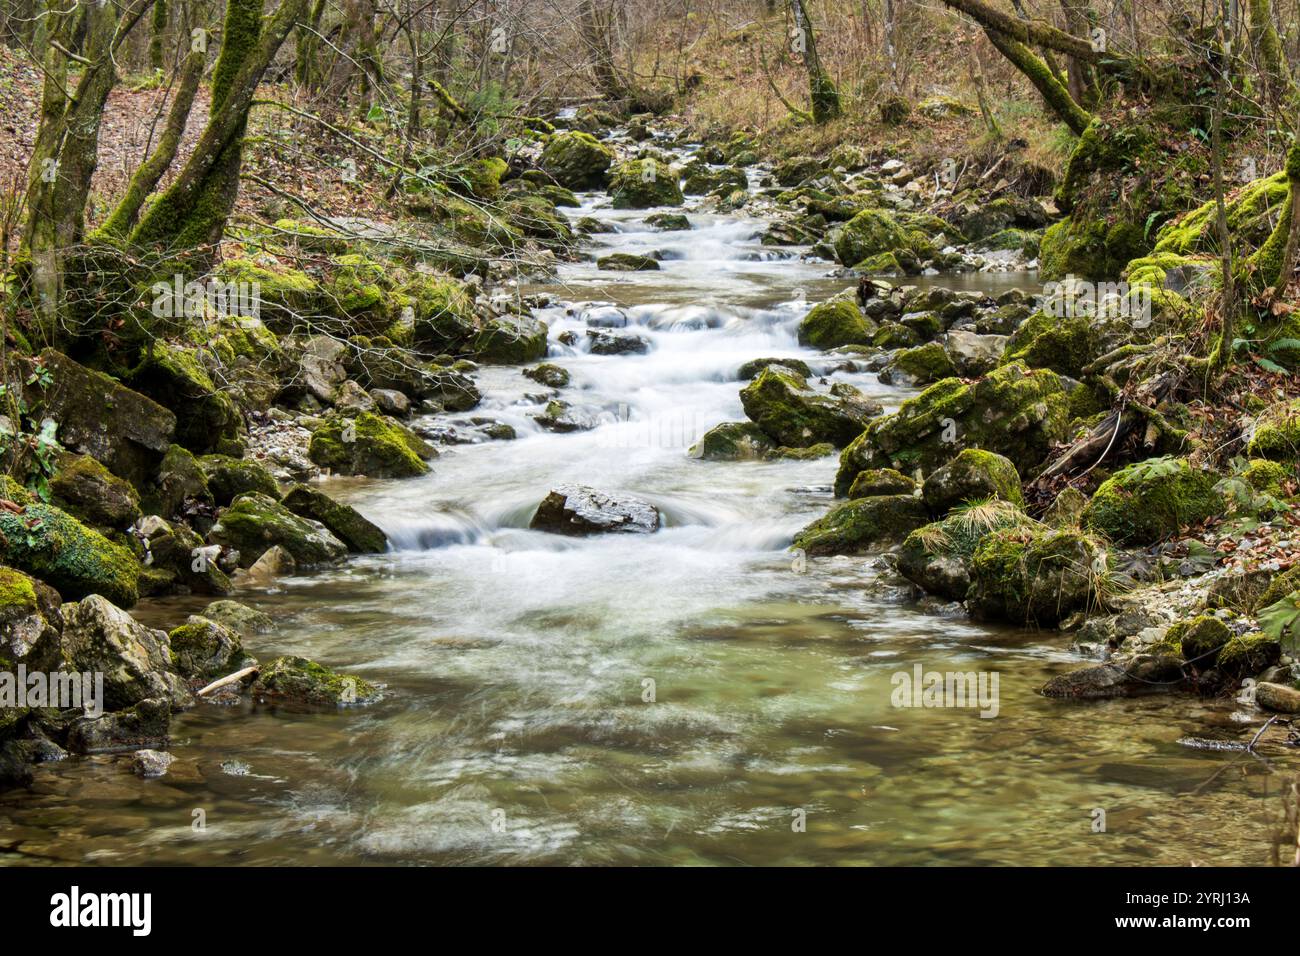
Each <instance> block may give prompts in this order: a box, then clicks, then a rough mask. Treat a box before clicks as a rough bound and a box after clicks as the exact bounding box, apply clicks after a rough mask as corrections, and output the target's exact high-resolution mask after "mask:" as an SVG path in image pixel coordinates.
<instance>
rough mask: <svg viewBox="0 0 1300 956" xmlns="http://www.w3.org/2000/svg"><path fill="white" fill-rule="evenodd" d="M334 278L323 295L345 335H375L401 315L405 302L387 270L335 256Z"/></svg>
mask: <svg viewBox="0 0 1300 956" xmlns="http://www.w3.org/2000/svg"><path fill="white" fill-rule="evenodd" d="M333 266H334V269H333V274H332V275H331V276H330V279H329V281H328V282H327V283H326V284H325V287H324V292H325V297H326V302H327V305H328V311H329V313H330V314H331V315H332V316H334V317H336V318H337V319H339V320H340V321H341V322H342V331H343V332H344V333H345V334H347V335H378V334H380V333H382V332H383V331H384V330H385V329H387V328H388V327H390V326H391V325H392V324H393V323H394V322H395V321H396V320H397V318H398V317H399V316H400V315H401V312H402V308H403V307H404V306H405V305H406V304H407V300H406V299H405V298H403V297H402V296H401V295H399V294H398V293H397V286H398V285H399V283H398V282H397V281H396V280H395V278H394V277H392V276H390V274H389V272H390V270H389V269H388V268H386V267H385V266H384V265H382V264H381V263H379V262H376V261H375V260H373V259H370V258H367V257H366V256H363V255H360V254H357V253H349V254H346V255H341V256H335V257H334V259H333Z"/></svg>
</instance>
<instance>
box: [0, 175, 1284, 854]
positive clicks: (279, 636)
mask: <svg viewBox="0 0 1300 956" xmlns="http://www.w3.org/2000/svg"><path fill="white" fill-rule="evenodd" d="M590 199H591V201H590V202H589V203H588V205H587V207H585V208H584V209H582V210H575V211H574V213H575V215H584V214H590V215H595V216H597V217H598V218H600V219H602V220H606V221H608V222H611V223H613V224H614V225H615V226H616V227H617V229H618V231H617V232H615V233H611V234H605V235H599V236H597V237H596V239H595V244H596V247H597V249H598V250H599V251H600V252H601V253H602V254H603V253H604V252H607V251H628V252H648V251H657V252H659V253H661V254H662V255H663V270H662V271H660V272H645V273H634V274H619V275H611V274H610V273H599V272H597V271H596V269H595V267H594V265H591V264H575V265H571V266H566V267H564V268H563V269H562V271H561V274H560V276H559V280H558V281H557V282H555V283H552V284H551V285H550V286H548V288H549V289H550V291H551V292H552V293H553V294H554V295H555V297H556V299H557V301H563V302H568V303H571V305H570V306H568V307H566V306H565V305H557V306H556V307H555V308H552V309H547V310H543V312H542V313H541V314H542V316H543V317H544V318H545V319H546V320H547V321H549V322H550V323H551V336H552V354H551V359H550V360H551V361H554V362H556V363H558V364H560V365H562V366H564V367H565V368H567V369H568V370H569V371H570V372H571V373H572V384H571V385H570V386H569V388H567V389H565V390H564V397H565V398H566V399H567V400H569V401H572V402H573V403H574V404H575V405H579V406H581V407H582V408H583V409H584V410H585V411H586V412H587V413H588V414H589V415H591V416H592V417H593V418H595V419H597V420H598V421H600V422H601V424H600V425H599V426H598V427H597V428H595V429H594V430H592V431H589V432H582V433H575V434H562V435H557V434H553V433H550V432H547V431H544V430H541V429H540V428H538V427H537V425H536V424H535V423H534V422H533V420H532V418H531V417H530V414H532V413H536V412H537V411H538V410H539V409H540V407H541V403H542V402H543V401H544V400H545V397H546V396H545V395H544V394H541V393H543V392H544V391H545V390H544V389H542V387H541V386H538V385H536V384H535V383H533V382H531V381H529V380H528V379H526V378H524V377H523V376H522V375H520V373H519V370H518V369H516V368H484V369H482V370H481V373H480V374H479V381H480V385H481V387H482V389H483V391H484V394H485V401H484V404H483V406H482V407H481V408H479V409H476V410H475V411H474V412H473V413H471V414H473V415H489V416H491V417H494V418H498V419H500V420H503V421H506V422H509V423H510V424H512V425H513V426H514V427H515V428H516V429H517V431H518V435H519V437H518V439H517V440H515V441H497V442H488V443H483V444H475V445H456V446H450V447H449V448H448V449H447V450H446V451H445V453H444V454H443V456H442V457H441V458H440V459H439V460H438V461H436V462H435V463H434V469H433V472H432V474H430V475H428V476H426V477H424V478H419V479H414V480H407V481H400V482H366V481H360V480H336V481H332V482H330V483H329V484H327V485H326V488H327V490H329V491H331V492H332V493H335V494H337V495H339V496H340V497H342V498H344V499H346V500H348V501H350V502H351V503H352V504H354V505H355V506H356V507H358V508H359V509H360V510H361V511H362V512H363V513H365V514H366V515H367V516H369V517H370V518H371V519H372V520H374V521H375V522H377V523H378V524H379V525H381V526H382V527H383V528H384V530H385V531H386V532H387V533H388V534H389V535H390V537H391V539H392V542H393V546H394V550H392V551H391V552H390V553H388V554H384V555H380V556H373V557H367V558H361V559H357V560H353V561H350V562H349V563H348V564H347V565H346V566H344V567H341V568H339V569H337V570H333V571H329V572H326V573H321V574H316V575H312V576H303V577H296V578H291V579H287V580H284V581H282V582H280V583H279V584H278V586H277V587H275V588H274V589H271V590H266V591H245V592H242V593H241V594H239V595H236V597H238V598H239V599H240V600H244V601H246V602H248V603H250V604H252V605H254V606H256V607H258V608H260V609H262V610H265V611H267V612H268V613H270V614H271V615H273V616H274V617H275V618H276V619H277V621H278V624H279V628H278V631H277V632H276V633H275V634H273V635H268V636H266V637H262V638H257V639H253V640H252V641H250V642H249V646H250V649H251V650H252V651H253V652H254V653H256V654H257V655H258V656H259V657H261V658H262V659H269V658H270V657H272V656H274V655H277V654H282V653H293V654H302V655H306V656H310V657H313V658H316V659H319V660H321V661H323V662H325V663H327V664H329V665H331V666H335V667H339V668H343V669H347V670H349V671H352V672H355V673H358V674H360V675H362V676H364V677H366V678H368V679H370V680H373V681H378V682H382V683H383V684H385V685H387V686H386V696H385V699H384V700H383V701H382V702H380V703H379V704H377V705H374V706H371V707H368V708H364V709H352V710H347V711H343V712H339V713H300V712H289V711H285V710H283V709H280V710H277V709H273V708H250V707H243V708H221V707H216V706H212V705H203V706H200V707H198V708H197V709H195V710H193V711H191V712H188V713H185V714H182V715H180V716H178V717H177V718H176V719H175V720H174V721H173V736H174V745H173V747H172V748H171V752H172V753H173V754H174V755H175V756H176V758H177V760H176V763H175V764H173V766H172V769H171V771H170V772H169V774H168V775H167V776H166V777H164V778H162V779H161V780H149V781H144V780H139V779H137V778H135V777H134V776H132V775H131V774H130V773H129V772H128V771H127V770H126V768H125V766H124V763H123V761H124V758H122V757H110V756H104V757H93V758H83V759H74V760H68V761H65V762H63V763H60V764H55V765H46V766H44V767H42V768H38V773H37V780H36V783H35V786H34V788H33V790H32V791H30V792H11V793H8V794H4V795H0V853H3V850H4V848H10V849H11V850H13V851H14V852H9V853H3V855H0V860H6V861H9V862H34V861H50V862H91V863H104V864H131V863H136V864H139V863H186V864H217V863H253V864H277V863H295V862H296V863H307V864H318V863H343V864H373V863H419V864H600V863H621V864H857V865H887V864H894V865H898V864H905V865H906V864H1065V865H1071V864H1101V863H1126V864H1187V863H1190V862H1203V863H1229V864H1253V863H1265V862H1267V861H1268V860H1269V859H1270V838H1271V836H1272V833H1273V824H1274V823H1275V821H1276V820H1277V817H1278V813H1279V811H1280V801H1279V800H1278V797H1277V793H1278V791H1279V789H1280V787H1281V785H1282V783H1283V782H1284V781H1286V780H1289V779H1290V778H1292V777H1293V776H1294V773H1295V769H1296V767H1297V764H1298V762H1300V761H1297V759H1296V755H1295V754H1293V753H1289V752H1285V751H1280V750H1275V751H1274V752H1271V753H1268V754H1267V755H1266V756H1267V758H1268V760H1269V762H1270V763H1271V765H1272V769H1273V770H1274V771H1275V772H1273V773H1270V771H1269V766H1268V765H1266V764H1265V763H1264V761H1263V760H1261V759H1257V758H1253V757H1249V756H1247V757H1242V756H1241V755H1238V754H1231V753H1226V754H1225V753H1221V752H1206V751H1196V750H1190V749H1187V748H1185V747H1183V746H1181V745H1179V744H1178V743H1177V741H1178V739H1179V738H1181V737H1184V736H1186V735H1188V734H1197V735H1202V736H1203V735H1206V734H1207V733H1210V734H1214V733H1217V734H1219V735H1220V736H1222V737H1224V738H1225V739H1242V738H1243V736H1244V735H1246V734H1248V733H1250V732H1251V728H1252V727H1253V726H1257V725H1258V722H1259V721H1258V717H1257V716H1256V717H1254V718H1253V723H1246V722H1245V721H1244V720H1243V719H1242V716H1241V715H1234V705H1233V704H1232V703H1231V702H1201V701H1196V700H1191V699H1187V698H1158V697H1157V698H1145V699H1141V700H1137V701H1116V702H1102V703H1095V704H1071V703H1063V702H1060V701H1052V700H1047V699H1045V698H1043V697H1041V696H1039V695H1038V693H1037V690H1038V688H1039V687H1040V686H1041V685H1042V683H1043V682H1044V681H1045V680H1046V679H1048V678H1049V677H1051V676H1053V675H1054V674H1057V673H1060V672H1062V671H1064V670H1067V669H1069V668H1071V667H1074V666H1077V665H1078V660H1077V659H1076V658H1075V657H1074V656H1073V655H1072V654H1071V653H1070V651H1069V647H1068V640H1066V639H1064V638H1062V637H1061V636H1060V635H1058V634H1055V633H1051V632H1043V633H1036V632H1030V631H1023V630H1014V629H995V628H990V627H985V626H977V625H974V624H972V623H970V622H968V621H967V620H966V619H965V618H964V616H963V615H961V614H960V613H958V612H955V611H954V610H953V609H951V608H947V609H945V608H942V607H938V606H932V605H920V604H917V603H916V602H915V601H913V600H911V598H910V597H909V596H908V593H907V591H906V589H905V588H903V587H901V586H900V582H899V581H898V580H896V579H893V578H891V577H890V576H889V575H888V574H887V573H886V572H884V571H883V570H882V569H881V568H880V567H879V566H878V565H877V562H876V561H874V560H872V559H868V558H854V559H834V560H819V561H812V562H809V563H807V564H806V565H804V564H803V563H801V562H799V561H796V560H792V558H791V556H790V554H788V553H787V552H786V548H787V547H788V545H789V543H790V540H791V537H792V536H793V534H794V532H795V531H796V530H797V529H798V528H800V527H801V526H802V525H804V524H805V523H806V522H808V521H809V520H811V519H812V518H814V517H816V516H817V515H819V514H820V513H822V512H823V511H824V510H825V509H826V507H827V506H828V505H829V503H830V501H831V497H830V491H829V485H830V482H831V479H832V477H833V475H834V471H835V467H836V459H835V458H833V457H832V458H827V459H822V460H819V461H811V462H775V463H757V462H744V463H726V462H703V461H698V460H694V459H691V458H689V457H688V456H687V454H686V449H687V447H688V446H689V445H690V444H691V443H692V442H693V441H694V440H695V439H696V438H697V437H698V436H699V435H700V434H702V433H703V432H704V431H705V430H706V429H707V428H709V427H710V426H712V425H714V424H717V423H718V422H721V421H727V420H740V419H743V417H744V416H743V413H742V411H741V406H740V400H739V397H738V391H739V389H740V387H741V384H742V383H741V382H739V381H738V380H737V369H738V367H739V366H740V365H741V363H742V362H745V361H747V360H749V359H753V358H757V357H761V356H794V355H798V356H799V357H801V358H803V359H805V360H806V361H808V362H809V363H810V364H811V365H813V366H814V368H815V369H818V370H820V371H823V372H827V373H830V378H832V379H834V380H842V381H849V382H852V383H853V384H855V385H857V386H859V387H860V388H862V389H863V390H864V391H866V392H868V393H870V394H873V395H875V396H877V397H879V398H880V399H881V400H882V401H884V402H885V404H886V406H887V407H891V408H892V407H894V406H896V405H897V403H898V401H899V400H900V399H901V398H902V397H905V394H904V393H902V392H899V391H897V390H892V389H889V388H886V387H884V386H882V385H881V384H880V383H879V382H877V381H876V379H875V376H873V375H870V374H866V373H848V372H843V371H834V370H833V366H834V364H835V363H832V362H828V361H826V360H825V359H823V358H822V357H820V356H819V355H817V354H816V353H813V352H811V351H809V350H804V349H801V348H800V347H799V346H798V344H797V341H796V336H795V330H796V328H797V325H798V320H799V318H800V317H801V316H802V314H803V313H804V311H806V309H807V307H808V304H809V303H810V302H815V301H817V300H818V299H819V298H821V297H824V296H825V295H828V294H830V293H833V292H837V291H839V290H840V289H841V288H843V287H844V285H845V284H846V283H845V280H842V279H827V278H825V273H826V270H827V266H826V265H825V264H814V263H805V262H802V261H800V260H798V259H797V258H795V257H794V256H793V254H792V252H791V251H790V250H784V251H778V250H773V249H771V248H768V247H764V246H762V245H761V244H760V243H759V242H758V236H759V234H760V233H761V231H762V229H763V228H764V224H763V223H762V222H761V221H757V220H752V219H744V218H739V217H726V216H717V215H703V214H700V215H692V217H691V219H692V225H693V229H692V231H690V232H678V233H659V232H654V231H652V230H650V229H648V228H647V227H646V226H645V224H644V218H645V215H646V213H644V212H615V211H612V210H609V209H607V208H596V207H595V206H594V205H593V204H594V202H595V199H596V197H590ZM930 281H940V282H942V283H943V284H947V285H952V286H957V287H966V288H980V289H986V290H991V291H1000V290H1001V289H1004V288H1007V287H1009V286H1011V285H1015V284H1020V285H1024V286H1026V287H1028V286H1032V284H1033V279H1032V276H1025V275H1010V276H1007V275H975V276H954V277H945V278H943V279H940V280H930ZM600 301H612V302H617V303H618V304H619V305H622V306H624V307H625V309H626V313H627V315H628V317H629V328H628V329H627V331H630V332H635V333H637V334H639V335H642V336H644V337H645V338H647V339H648V340H649V341H650V343H651V348H650V350H649V352H648V353H647V354H645V355H627V356H593V355H591V354H588V353H587V352H585V351H584V350H583V349H585V345H583V346H580V347H579V348H572V347H567V346H565V345H562V344H560V342H559V337H560V335H561V334H562V333H563V332H565V331H566V330H576V331H577V332H578V334H579V340H580V341H581V340H582V338H583V330H584V329H585V328H586V323H585V322H584V321H583V319H582V316H581V311H582V308H583V307H584V304H586V303H590V302H600ZM566 481H574V482H581V483H584V484H589V485H592V486H594V487H597V488H600V489H602V490H606V491H614V492H627V493H632V494H635V495H638V496H641V497H643V498H646V499H648V500H650V501H651V502H653V503H654V504H656V505H657V506H659V507H660V509H662V511H663V513H664V515H665V517H666V527H665V528H664V529H663V530H661V531H660V532H659V533H657V534H655V535H653V536H638V535H623V536H619V535H614V536H606V537H596V538H589V539H570V538H562V537H557V536H553V535H547V534H544V533H540V532H533V531H529V530H527V525H528V521H529V518H530V516H531V513H532V510H533V509H534V508H535V506H536V505H537V503H538V502H539V501H540V500H541V499H542V498H543V497H544V496H545V494H546V493H547V491H548V490H549V489H550V488H552V487H553V486H555V485H557V484H559V483H561V482H566ZM205 603H206V601H205V600H200V599H197V598H194V599H180V598H173V599H168V600H166V601H155V602H147V603H146V604H144V605H142V606H141V607H140V608H139V609H138V612H137V613H138V614H139V615H140V616H141V617H142V618H143V619H145V620H147V621H149V622H150V623H156V624H158V625H160V626H174V624H175V623H177V622H178V621H179V620H180V619H182V617H183V616H184V614H186V613H190V612H192V611H195V610H198V609H200V608H201V607H202V606H203V604H205ZM917 664H920V665H922V666H923V667H924V668H925V669H926V670H928V671H982V672H986V673H993V672H996V674H997V675H998V678H999V702H998V713H997V716H996V717H993V718H990V719H984V718H981V716H980V715H979V713H978V712H977V711H976V710H973V709H956V708H954V709H942V708H938V709H925V708H917V709H906V708H898V707H894V706H893V705H892V703H891V692H892V691H893V686H894V685H893V684H892V683H891V678H892V676H893V675H894V674H896V673H898V672H900V671H901V672H906V673H909V674H910V673H911V672H912V669H913V667H914V665H917ZM1225 768H1226V769H1225ZM1097 811H1104V813H1105V832H1094V831H1095V829H1096V821H1098V820H1099V819H1100V817H1099V814H1098V812H1097ZM200 824H202V825H201V826H200Z"/></svg>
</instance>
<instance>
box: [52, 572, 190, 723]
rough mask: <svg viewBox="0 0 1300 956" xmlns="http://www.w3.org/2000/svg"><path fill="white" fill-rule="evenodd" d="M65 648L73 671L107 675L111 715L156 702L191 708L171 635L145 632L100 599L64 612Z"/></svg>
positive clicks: (146, 629) (107, 702)
mask: <svg viewBox="0 0 1300 956" xmlns="http://www.w3.org/2000/svg"><path fill="white" fill-rule="evenodd" d="M62 645H63V656H64V658H65V659H66V660H67V662H68V664H69V666H70V668H71V669H72V670H74V671H77V672H79V673H92V674H103V675H104V701H103V704H104V707H105V709H107V710H119V709H121V708H124V707H130V706H132V705H134V704H138V703H140V702H141V701H145V700H149V699H153V698H161V699H163V700H168V701H170V702H171V703H173V704H176V705H182V704H185V703H188V702H189V699H190V698H189V693H188V691H187V690H186V689H185V685H184V682H183V681H181V679H180V677H179V676H178V675H177V674H176V673H174V672H173V670H172V662H171V648H170V645H169V642H168V638H167V632H166V631H156V630H154V629H153V628H150V627H145V626H144V625H143V624H141V623H139V622H138V621H136V620H134V619H133V618H132V617H131V615H130V614H128V613H126V612H125V611H123V610H122V609H120V608H117V607H114V606H113V605H112V604H111V603H110V602H109V601H106V600H105V599H104V598H102V597H100V596H99V595H98V594H92V595H89V596H88V597H85V598H83V599H82V600H81V601H78V602H77V603H75V604H65V605H64V606H63V638H62Z"/></svg>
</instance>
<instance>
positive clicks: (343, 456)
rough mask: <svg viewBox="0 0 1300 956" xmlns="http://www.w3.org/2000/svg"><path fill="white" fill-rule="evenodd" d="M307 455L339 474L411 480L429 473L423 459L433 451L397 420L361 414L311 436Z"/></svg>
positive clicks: (335, 421)
mask: <svg viewBox="0 0 1300 956" xmlns="http://www.w3.org/2000/svg"><path fill="white" fill-rule="evenodd" d="M348 439H351V440H348ZM307 454H308V457H310V458H311V460H312V461H313V462H315V463H316V464H317V465H320V466H321V467H322V468H329V469H331V470H333V471H334V472H337V473H338V474H344V475H368V476H370V477H372V478H409V477H413V476H415V475H423V474H425V473H426V472H427V471H428V470H429V466H428V465H426V464H425V463H424V461H422V460H421V459H422V457H425V456H429V457H431V456H432V449H430V448H429V447H428V445H427V444H426V443H425V442H424V441H422V440H421V439H420V438H418V437H417V436H416V435H415V434H413V433H412V432H411V431H409V430H408V429H406V428H404V427H403V426H402V425H401V424H400V423H398V422H397V421H395V420H393V419H391V418H388V417H387V416H384V415H376V414H374V413H373V412H362V413H361V414H360V415H358V416H357V417H356V418H355V419H352V420H351V421H345V420H343V419H331V420H329V421H327V422H325V423H324V424H323V425H322V426H321V427H320V428H318V429H317V430H316V431H315V432H314V433H313V434H312V436H311V442H310V444H309V445H308V448H307Z"/></svg>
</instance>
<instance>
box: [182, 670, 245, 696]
mask: <svg viewBox="0 0 1300 956" xmlns="http://www.w3.org/2000/svg"><path fill="white" fill-rule="evenodd" d="M258 666H259V665H257V664H254V665H253V666H252V667H245V668H244V669H243V670H239V671H235V672H234V673H233V674H227V675H226V676H225V677H221V678H218V679H217V680H214V681H213V682H212V683H211V684H209V685H208V686H207V687H205V688H203V689H202V690H201V691H199V692H198V694H197V695H195V696H198V697H206V696H207V695H208V694H210V693H212V692H213V691H214V690H220V689H221V688H222V687H226V686H228V685H230V684H234V683H237V682H239V681H241V680H243V679H244V678H245V677H247V676H248V675H249V674H256V673H257V669H258Z"/></svg>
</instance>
